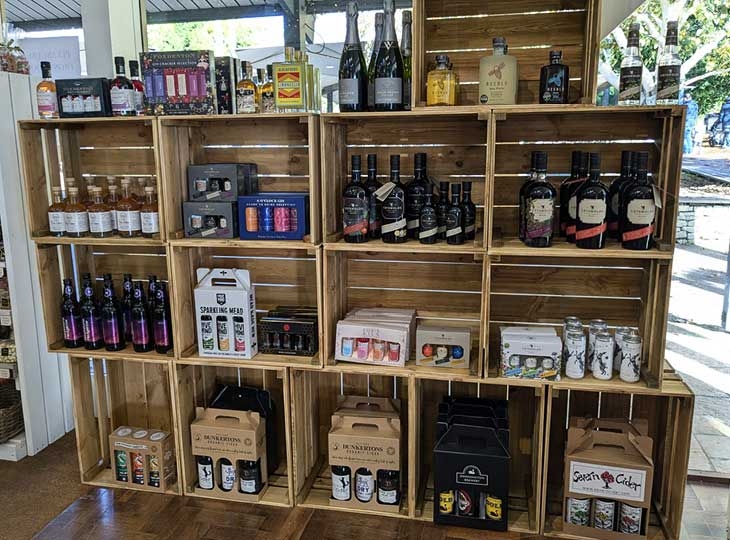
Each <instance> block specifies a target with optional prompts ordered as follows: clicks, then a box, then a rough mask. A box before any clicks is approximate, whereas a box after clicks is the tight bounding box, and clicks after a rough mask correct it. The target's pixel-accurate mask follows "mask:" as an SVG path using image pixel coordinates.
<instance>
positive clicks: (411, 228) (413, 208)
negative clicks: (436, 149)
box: [406, 152, 431, 238]
mask: <svg viewBox="0 0 730 540" xmlns="http://www.w3.org/2000/svg"><path fill="white" fill-rule="evenodd" d="M426 158H427V155H426V154H425V153H423V152H418V153H416V154H414V155H413V180H411V181H410V182H409V183H408V185H407V186H406V221H407V228H408V237H409V238H419V232H420V216H421V208H423V205H424V204H425V202H426V194H427V193H430V192H431V185H430V184H429V183H428V178H426Z"/></svg>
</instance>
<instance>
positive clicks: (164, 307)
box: [152, 281, 172, 354]
mask: <svg viewBox="0 0 730 540" xmlns="http://www.w3.org/2000/svg"><path fill="white" fill-rule="evenodd" d="M152 326H153V327H154V330H155V350H156V351H157V352H158V353H159V354H167V352H168V351H169V350H170V349H172V325H171V317H170V304H169V302H168V301H167V283H165V282H164V281H160V282H158V284H157V289H156V291H155V306H154V309H153V311H152Z"/></svg>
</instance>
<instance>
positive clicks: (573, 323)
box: [563, 315, 583, 335]
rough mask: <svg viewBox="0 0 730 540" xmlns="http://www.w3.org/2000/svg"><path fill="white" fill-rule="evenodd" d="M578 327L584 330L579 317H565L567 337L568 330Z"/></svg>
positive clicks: (564, 332) (564, 325)
mask: <svg viewBox="0 0 730 540" xmlns="http://www.w3.org/2000/svg"><path fill="white" fill-rule="evenodd" d="M577 327H581V328H583V325H582V324H581V322H580V319H579V318H578V317H573V316H572V315H571V316H570V317H565V319H563V335H566V334H567V333H568V330H571V329H575V328H577Z"/></svg>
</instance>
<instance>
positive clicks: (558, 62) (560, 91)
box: [540, 51, 570, 103]
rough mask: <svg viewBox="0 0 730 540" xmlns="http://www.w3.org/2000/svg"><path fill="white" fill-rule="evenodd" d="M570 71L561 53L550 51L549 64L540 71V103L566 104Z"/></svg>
mask: <svg viewBox="0 0 730 540" xmlns="http://www.w3.org/2000/svg"><path fill="white" fill-rule="evenodd" d="M569 88H570V70H569V68H568V66H566V65H565V64H563V51H550V63H549V64H548V65H547V66H543V67H542V69H541V70H540V103H568V91H569Z"/></svg>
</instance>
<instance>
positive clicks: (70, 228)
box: [64, 187, 89, 238]
mask: <svg viewBox="0 0 730 540" xmlns="http://www.w3.org/2000/svg"><path fill="white" fill-rule="evenodd" d="M64 223H65V226H66V236H71V237H73V238H82V237H84V236H87V235H88V234H89V214H88V213H87V212H86V207H85V206H84V205H83V204H81V202H79V188H77V187H70V188H68V202H67V203H66V208H65V209H64Z"/></svg>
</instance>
